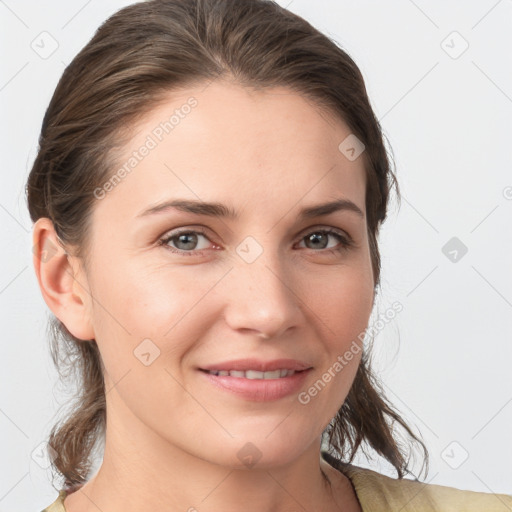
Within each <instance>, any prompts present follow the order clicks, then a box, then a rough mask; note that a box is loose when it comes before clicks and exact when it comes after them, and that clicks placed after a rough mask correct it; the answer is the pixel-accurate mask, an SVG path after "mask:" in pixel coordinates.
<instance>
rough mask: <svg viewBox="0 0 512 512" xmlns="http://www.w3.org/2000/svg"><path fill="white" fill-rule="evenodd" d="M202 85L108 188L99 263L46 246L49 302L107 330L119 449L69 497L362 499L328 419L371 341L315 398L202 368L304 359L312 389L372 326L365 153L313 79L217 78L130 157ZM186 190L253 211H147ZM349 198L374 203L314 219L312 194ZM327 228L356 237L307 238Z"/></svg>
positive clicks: (84, 327)
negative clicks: (221, 382) (247, 244)
mask: <svg viewBox="0 0 512 512" xmlns="http://www.w3.org/2000/svg"><path fill="white" fill-rule="evenodd" d="M191 96H194V97H195V98H196V99H197V101H198V105H197V106H196V107H195V108H194V109H192V111H191V113H190V114H189V115H188V116H186V117H185V118H184V119H182V120H181V121H180V123H179V124H178V125H177V126H176V127H175V128H174V130H173V131H172V132H171V133H169V134H167V135H166V136H165V137H164V138H163V140H162V141H161V142H160V143H159V144H158V146H157V147H156V148H154V149H152V150H151V151H150V153H149V154H148V155H147V156H146V157H145V158H144V159H143V160H142V161H141V162H140V163H139V164H138V165H137V166H136V167H135V168H134V169H133V171H132V172H131V173H129V174H128V175H127V176H126V177H125V178H124V179H123V180H122V182H121V183H120V184H118V185H117V186H116V187H115V188H114V189H113V190H111V191H109V192H108V193H107V194H106V195H105V197H104V198H103V199H101V200H97V201H96V203H95V207H94V210H93V217H92V235H91V240H90V242H91V243H90V246H89V255H90V263H89V265H88V266H87V269H86V268H84V266H83V265H82V262H81V261H80V260H78V259H77V258H75V257H74V256H72V255H71V253H70V252H69V251H68V253H65V252H64V250H63V249H62V248H60V247H59V250H58V252H57V253H56V254H55V255H53V256H52V257H51V258H49V259H48V260H47V261H45V262H43V261H42V260H41V259H40V258H39V257H37V255H36V256H35V257H34V264H35V268H36V274H37V277H38V281H39V284H40V287H41V291H42V294H43V296H44V299H45V301H46V303H47V304H48V306H49V307H50V309H51V310H52V311H53V313H54V314H55V315H56V316H57V317H58V318H59V319H60V320H61V321H62V322H63V323H64V324H65V325H66V327H67V328H68V329H69V331H70V332H71V333H72V334H73V335H74V336H76V337H77V338H79V339H82V340H91V339H95V340H96V342H97V344H98V347H99V349H100V352H101V356H102V360H103V363H104V365H105V385H106V389H107V395H106V400H107V429H106V445H105V454H104V459H103V464H102V466H101V468H100V469H99V471H98V472H97V473H96V475H94V476H93V477H92V478H91V479H90V480H89V482H87V483H86V484H85V485H84V487H82V489H80V490H79V491H76V492H75V493H73V494H71V495H69V496H68V497H67V498H66V500H65V506H66V509H67V511H68V512H89V511H94V512H97V510H98V508H99V509H100V510H103V511H107V510H108V511H109V512H116V511H121V510H122V511H124V512H126V511H128V512H130V511H136V510H137V511H138V510H143V509H145V510H172V511H193V510H194V509H195V510H198V511H201V512H212V511H218V510H224V511H233V512H234V511H239V510H245V511H247V512H252V511H254V512H256V511H258V512H260V511H261V510H265V511H269V512H271V511H273V512H284V511H291V510H308V511H313V510H322V511H326V510H327V511H334V510H341V509H343V510H348V511H356V510H361V509H360V507H359V505H358V501H357V498H356V497H355V493H354V490H353V488H352V486H351V484H350V481H349V480H348V479H347V477H345V476H344V475H343V474H342V473H340V472H338V471H337V470H335V469H333V468H332V467H331V466H329V465H328V464H327V463H326V462H325V461H323V460H321V458H320V440H321V434H322V431H323V430H324V429H325V427H326V426H327V425H328V424H329V422H330V420H331V419H332V418H333V417H334V415H335V414H336V412H337V411H338V409H339V408H340V407H341V405H342V403H343V401H344V400H345V398H346V396H347V394H348V391H349V389H350V386H351V384H352V382H353V379H354V376H355V373H356V370H357V366H358V364H359V361H360V352H359V354H358V355H355V356H354V358H353V359H352V361H350V362H349V363H348V364H347V365H346V366H344V367H343V369H342V371H340V372H338V373H337V374H336V376H335V377H334V378H332V379H331V380H330V382H329V383H327V384H326V386H325V387H324V388H323V389H322V391H321V392H319V393H318V394H317V395H316V396H315V397H313V398H311V400H310V402H309V403H307V404H305V405H303V404H301V403H300V402H299V401H298V399H297V394H293V395H290V396H286V397H284V398H280V399H278V400H274V401H267V402H254V401H249V400H245V399H242V398H240V397H238V396H236V395H233V394H231V393H228V392H225V391H223V390H219V389H218V388H216V387H215V386H213V385H212V384H210V383H209V382H208V380H207V379H206V378H205V377H204V375H203V374H202V373H201V372H199V371H198V370H197V367H200V366H204V365H208V364H212V363H217V362H221V361H225V360H232V359H238V358H244V357H256V358H259V359H264V360H270V359H276V358H281V357H284V358H294V359H300V360H303V361H307V362H308V363H309V364H310V365H311V366H312V367H313V370H312V371H311V372H310V374H309V376H308V379H307V381H306V382H305V384H304V386H303V387H302V389H303V390H307V389H308V388H309V387H310V386H311V385H312V384H313V383H314V382H316V381H317V380H318V379H319V378H321V377H322V374H323V373H324V372H325V371H327V369H328V368H329V367H332V365H333V364H334V362H335V361H336V359H337V357H338V356H339V355H342V354H344V353H345V352H346V350H348V349H349V347H350V346H351V344H352V343H353V341H354V340H357V337H358V335H359V334H360V333H362V332H364V330H365V328H366V327H367V325H368V320H369V316H370V313H371V310H372V306H373V296H374V288H373V285H374V278H373V274H372V267H371V259H370V251H369V247H368V239H367V234H366V212H365V187H366V179H365V173H364V167H363V161H362V158H357V159H356V160H354V161H350V160H348V159H347V158H346V157H345V156H344V155H343V154H342V153H341V152H340V151H339V149H338V145H339V144H340V142H341V141H343V140H344V139H345V138H346V137H347V136H348V135H349V134H350V133H351V132H350V129H349V128H348V127H347V125H346V124H345V123H343V122H342V121H341V120H339V119H337V118H334V117H331V116H329V115H327V114H326V113H325V112H322V111H320V110H319V108H318V107H317V106H316V105H314V104H313V103H312V102H311V101H308V100H306V99H304V98H303V97H301V96H299V95H298V94H297V93H295V92H293V91H291V90H288V89H285V88H273V89H268V90H265V91H254V90H252V89H248V88H243V87H242V86H240V85H236V84H234V83H228V82H213V83H211V84H210V85H209V86H208V87H206V88H205V85H203V86H201V87H197V88H190V89H187V91H182V92H179V93H178V92H174V93H172V94H170V95H169V98H168V101H166V102H164V103H163V104H161V105H160V106H159V107H157V108H155V109H153V110H152V111H149V112H148V113H147V115H146V117H144V118H143V119H142V121H140V122H139V124H138V125H137V127H136V128H137V129H136V133H135V134H134V136H133V138H132V139H131V140H130V142H129V143H128V144H127V145H126V146H125V148H124V150H123V151H124V156H123V157H122V158H120V160H119V162H120V165H122V163H124V162H125V161H126V160H127V159H128V158H129V156H130V155H131V153H132V152H133V151H134V150H136V149H137V148H140V146H141V145H142V144H143V143H144V141H145V140H146V137H147V135H148V134H150V133H151V131H152V130H153V129H154V127H155V126H157V125H158V124H159V123H160V122H161V121H163V120H165V119H168V118H169V116H170V113H172V111H173V110H174V109H175V108H179V107H180V106H181V105H183V104H184V103H185V102H186V100H187V99H188V98H189V97H191ZM176 198H186V199H201V200H203V201H218V202H221V203H224V204H226V205H229V206H230V207H232V208H234V209H235V210H237V211H238V212H239V215H240V217H239V219H237V220H230V219H221V218H213V217H207V216H200V215H194V214H190V213H184V212H178V211H177V210H169V211H166V212H160V213H159V214H155V215H149V216H146V217H144V218H137V215H138V214H139V213H140V212H141V211H143V210H145V209H147V208H149V207H151V206H153V205H155V204H157V203H159V202H161V201H166V200H170V199H176ZM338 198H344V199H348V200H350V201H352V202H353V203H355V204H356V205H357V206H358V207H359V208H360V209H361V211H362V212H363V214H364V215H363V216H359V215H357V214H356V213H354V212H351V211H338V212H336V213H332V214H330V215H326V216H322V217H318V218H315V219H309V220H303V221H299V220H298V211H299V210H300V209H301V208H303V207H305V206H311V205H317V204H321V203H325V202H329V201H332V200H334V199H338ZM200 226H202V227H203V228H204V229H205V230H206V237H205V236H203V235H201V234H198V235H197V236H198V238H197V241H195V242H194V240H192V241H191V242H188V245H187V244H183V243H181V244H180V241H179V239H178V238H177V237H175V238H174V239H173V241H170V242H168V243H167V246H166V245H165V244H162V245H159V244H158V240H159V239H161V238H163V237H164V236H165V235H167V234H168V233H169V232H171V231H176V229H177V228H187V229H188V230H194V229H195V228H197V227H200ZM328 228H334V229H335V230H338V231H339V232H341V233H342V234H347V235H349V236H350V237H351V239H352V240H353V242H354V245H353V246H352V247H349V248H345V249H343V248H342V246H341V244H340V241H339V239H337V238H336V237H335V236H332V235H328V237H327V238H326V239H325V240H324V239H321V244H323V245H317V246H315V245H314V244H308V239H307V237H306V235H308V234H311V233H318V231H319V230H321V229H328ZM247 236H251V237H253V238H254V239H255V240H256V241H257V243H258V244H259V246H260V247H261V248H262V250H263V252H262V253H261V255H260V256H259V257H258V258H257V259H256V260H255V261H254V262H253V263H250V264H249V263H247V261H245V260H244V259H243V258H242V257H240V256H239V254H238V253H237V251H236V248H237V247H238V246H239V244H240V243H241V242H242V241H243V240H244V239H245V238H246V237H247ZM34 244H37V246H38V247H41V248H44V247H48V245H47V244H54V245H58V240H57V238H56V236H55V231H54V230H53V226H52V224H51V222H50V221H49V220H48V219H40V220H38V221H37V222H36V224H35V226H34ZM327 245H328V247H327V248H325V247H326V246H327ZM340 247H341V248H342V249H341V250H340V251H334V252H329V248H340ZM170 248H173V249H175V250H178V249H181V250H183V251H188V252H189V253H194V251H195V255H190V254H185V255H179V254H176V253H173V252H171V250H170ZM251 250H252V249H251ZM199 251H201V252H200V253H199ZM264 335H266V336H268V338H264V337H262V336H264ZM147 338H148V339H150V340H151V342H152V343H154V345H155V346H157V347H158V349H159V350H160V354H159V356H158V357H157V358H156V359H154V361H153V362H151V364H149V365H147V366H146V365H145V364H142V363H141V361H140V360H139V358H137V357H136V356H135V355H134V350H136V349H137V347H138V346H139V345H140V343H141V342H142V340H144V339H147ZM84 343H90V341H84ZM248 442H250V443H252V444H253V445H255V446H256V447H257V449H258V450H259V453H260V456H261V458H260V459H259V460H258V461H257V463H256V464H255V465H254V466H253V467H251V468H249V467H248V466H247V465H245V464H244V463H243V462H242V461H241V460H240V459H239V457H238V456H237V454H238V452H239V450H240V449H241V448H242V447H244V445H246V443H248ZM322 470H323V472H324V473H325V474H326V475H327V477H328V479H329V481H330V482H331V487H329V486H328V485H327V484H326V482H325V480H324V478H323V477H322V472H321V471H322Z"/></svg>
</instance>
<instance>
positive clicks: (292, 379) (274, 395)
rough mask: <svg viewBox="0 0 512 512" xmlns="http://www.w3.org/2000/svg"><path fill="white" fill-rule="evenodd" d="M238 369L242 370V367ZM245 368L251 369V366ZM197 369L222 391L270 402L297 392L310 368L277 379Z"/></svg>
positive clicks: (255, 400) (256, 400) (254, 400)
mask: <svg viewBox="0 0 512 512" xmlns="http://www.w3.org/2000/svg"><path fill="white" fill-rule="evenodd" d="M281 364H282V363H281ZM277 368H286V365H285V366H278V367H277ZM277 368H274V369H277ZM212 369H214V370H216V369H217V368H212ZM230 369H231V370H235V369H236V368H233V367H230ZM240 369H241V370H242V369H243V368H240ZM247 369H250V370H251V369H253V368H247ZM290 369H293V368H290ZM199 370H200V371H199V373H200V374H201V375H204V377H205V378H206V379H208V381H209V382H210V383H211V384H213V385H215V386H218V387H219V388H221V389H222V390H223V391H227V392H230V393H233V394H235V395H237V396H238V397H239V398H242V399H245V400H250V401H253V402H270V401H275V400H279V399H281V398H284V397H285V396H288V395H291V394H293V393H297V392H298V391H299V390H300V388H301V387H302V386H303V384H304V381H305V379H306V378H307V377H308V375H309V374H310V372H311V370H312V368H307V369H304V370H296V371H298V373H294V374H293V375H291V376H289V377H281V378H279V379H246V378H245V377H231V376H229V375H227V376H220V375H213V374H211V373H207V371H206V369H203V370H201V369H199ZM271 370H272V368H271V369H269V370H258V371H271Z"/></svg>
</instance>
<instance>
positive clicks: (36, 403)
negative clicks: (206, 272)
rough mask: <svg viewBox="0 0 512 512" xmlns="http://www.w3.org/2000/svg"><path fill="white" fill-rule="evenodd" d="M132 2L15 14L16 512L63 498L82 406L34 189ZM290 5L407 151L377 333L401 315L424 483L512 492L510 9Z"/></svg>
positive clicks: (6, 232) (9, 168)
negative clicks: (93, 42) (45, 264)
mask: <svg viewBox="0 0 512 512" xmlns="http://www.w3.org/2000/svg"><path fill="white" fill-rule="evenodd" d="M130 3H132V2H127V1H113V0H109V1H103V0H102V1H99V0H90V1H88V2H86V1H84V2H83V1H76V0H75V1H67V2H64V1H62V0H61V1H56V0H52V1H47V2H44V4H42V3H40V2H35V1H20V2H15V1H14V0H0V24H1V25H0V34H1V45H0V52H1V54H0V63H1V65H0V103H1V108H2V123H1V137H0V141H1V142H0V144H1V154H2V159H1V176H2V178H1V179H2V181H1V185H2V186H1V187H0V226H1V248H2V250H1V253H0V262H1V275H0V314H1V315H2V316H1V325H2V327H3V335H2V357H1V358H0V365H1V375H2V385H1V387H0V432H1V433H2V435H1V437H0V443H1V448H0V450H1V454H2V456H1V473H0V511H6V510H9V511H12V512H16V511H21V510H40V509H42V508H43V507H44V506H47V505H48V504H50V503H51V502H52V501H53V500H54V499H55V498H56V491H55V489H54V488H52V486H51V484H50V481H49V476H50V472H49V470H48V469H44V468H43V467H41V466H40V463H38V462H36V461H39V460H44V457H43V458H42V459H41V458H40V457H39V455H40V451H41V447H40V445H41V443H42V442H43V441H44V440H45V438H46V436H47V434H48V431H49V429H50V427H51V426H52V424H53V421H54V419H55V418H54V416H53V415H54V414H55V413H56V411H57V410H58V407H59V404H60V403H63V402H64V401H65V400H66V396H65V395H63V394H62V392H61V391H59V390H58V389H57V388H56V384H57V381H56V373H55V372H54V370H53V367H52V363H51V361H50V356H49V351H48V347H47V342H46V335H45V332H46V331H45V328H46V327H45V326H46V322H47V318H48V309H47V307H46V304H45V303H44V301H43V299H42V297H41V295H40V292H39V288H38V286H37V282H36V279H35V274H34V271H33V269H32V261H31V256H32V254H31V222H30V219H29V216H28V212H27V210H26V206H25V201H24V184H25V180H26V178H27V175H28V171H29V169H30V166H31V164H32V162H33V160H34V158H35V154H36V150H37V139H38V135H39V130H40V126H41V122H42V118H43V115H44V112H45V109H46V107H47V105H48V102H49V100H50V98H51V96H52V94H53V91H54V88H55V86H56V84H57V81H58V79H59V77H60V75H61V73H62V71H63V70H64V67H65V65H67V64H68V63H69V62H70V60H71V59H72V58H73V57H74V56H75V55H76V53H77V52H78V51H79V50H80V49H81V48H82V47H83V46H84V45H85V44H86V42H87V41H88V40H89V39H90V38H91V37H92V34H93V32H94V30H95V29H96V28H97V27H98V26H99V25H100V23H101V22H103V21H104V20H105V19H106V18H107V17H108V16H109V15H111V14H112V13H114V12H115V11H117V10H118V9H119V8H121V7H123V6H125V5H128V4H130ZM279 3H280V4H281V5H283V6H288V8H289V9H290V10H292V11H293V12H295V13H297V14H299V15H301V16H303V17H305V18H306V19H307V20H308V21H310V22H311V23H312V24H313V25H314V26H316V27H317V28H318V29H320V30H321V31H323V32H324V33H326V34H327V35H328V36H330V37H332V38H333V39H335V40H336V41H337V42H338V43H340V44H341V45H342V46H343V48H344V49H345V50H346V51H347V52H348V53H349V54H350V55H351V56H352V57H353V58H354V60H355V61H356V63H357V64H358V66H359V67H360V68H361V70H362V73H363V75H364V77H365V80H366V84H367V89H368V93H369V96H370V99H371V102H372V105H373V107H374V109H375V112H376V115H377V117H378V118H379V120H380V121H381V123H382V127H383V130H384V132H385V134H386V135H387V137H388V139H389V141H390V144H391V146H392V148H393V150H394V155H395V160H396V165H397V174H398V178H399V182H400V186H401V190H402V194H403V203H402V208H401V209H400V210H398V209H396V208H395V209H393V208H392V209H391V211H390V216H389V220H388V221H387V222H386V224H385V226H384V229H383V232H382V236H381V251H382V264H383V275H382V287H383V289H382V294H381V296H380V298H379V308H378V309H376V311H375V315H374V316H375V318H374V319H373V320H376V319H377V317H378V315H379V314H382V313H383V312H384V311H385V310H386V309H387V308H388V307H389V306H390V305H391V304H392V303H393V302H394V301H400V303H401V304H402V305H403V311H402V312H401V313H399V314H398V315H397V317H396V318H395V319H394V320H393V321H392V322H390V323H388V324H386V326H385V327H384V328H383V329H382V330H380V331H379V334H378V335H377V337H376V341H375V346H376V347H375V348H376V350H375V355H376V358H375V367H376V369H377V370H378V374H379V375H380V376H381V378H382V379H383V381H384V384H385V388H386V389H387V391H388V395H389V398H390V399H392V401H393V402H394V403H395V405H396V406H397V407H398V409H399V410H400V411H401V412H402V413H403V415H404V417H405V418H406V419H407V420H408V421H409V422H410V423H411V424H412V425H413V426H415V427H416V431H418V429H419V431H421V433H422V435H423V437H424V440H425V442H426V444H427V446H428V448H429V450H430V453H431V470H430V473H429V475H428V477H427V479H426V481H428V482H431V483H435V484H441V485H449V486H454V487H460V488H464V489H472V490H476V491H484V492H502V493H509V494H510V493H512V467H511V465H510V460H512V435H511V426H512V376H511V362H512V344H511V331H512V265H511V262H512V165H511V164H512V154H511V133H512V130H511V129H512V122H511V121H512V75H511V73H510V69H511V57H510V49H511V48H512V21H511V20H512V1H511V0H501V1H497V2H496V0H490V1H483V0H482V1H471V2H469V1H462V0H460V1H458V2H443V1H441V0H435V1H430V2H427V1H425V0H423V1H420V0H418V1H416V2H413V1H412V0H394V1H393V2H377V1H368V0H357V1H356V0H352V1H348V0H321V1H320V0H315V1H312V0H292V1H291V2H290V1H289V0H286V1H280V2H279ZM42 32H47V33H48V34H50V35H51V36H48V35H47V34H43V35H41V33H42ZM454 32H457V34H454ZM52 39H53V40H54V41H56V43H53V42H52ZM52 44H58V47H57V48H56V49H55V51H54V52H53V53H52V54H51V55H45V54H43V55H41V53H42V52H45V51H46V52H50V51H51V50H52ZM466 45H469V46H468V48H467V49H466V50H465V51H464V52H463V53H462V51H463V50H464V48H465V46H466ZM33 47H34V48H37V47H39V50H38V51H39V53H38V52H36V51H35V50H34V49H33ZM43 57H46V58H43ZM452 237H457V239H458V240H459V241H460V242H462V243H463V244H464V245H465V246H466V247H467V249H468V252H467V253H466V254H465V255H463V256H462V253H461V251H460V247H459V248H457V247H455V250H456V251H458V252H457V261H455V262H454V261H452V259H453V257H454V256H455V253H454V252H452V253H451V254H450V253H449V251H453V249H454V247H449V248H448V249H447V250H445V252H446V253H447V255H445V254H444V253H443V251H442V248H443V247H444V246H445V244H446V243H447V242H448V241H449V240H450V239H452ZM460 242H456V243H460ZM34 450H35V451H34ZM466 457H467V459H466ZM464 459H466V460H464ZM357 462H358V463H360V464H361V465H365V466H368V467H372V468H375V469H377V470H379V471H382V472H386V473H388V474H393V473H392V472H391V471H390V470H389V466H387V465H386V464H384V463H382V461H379V460H374V461H373V462H368V461H366V460H364V459H362V458H358V459H357ZM43 465H44V464H43Z"/></svg>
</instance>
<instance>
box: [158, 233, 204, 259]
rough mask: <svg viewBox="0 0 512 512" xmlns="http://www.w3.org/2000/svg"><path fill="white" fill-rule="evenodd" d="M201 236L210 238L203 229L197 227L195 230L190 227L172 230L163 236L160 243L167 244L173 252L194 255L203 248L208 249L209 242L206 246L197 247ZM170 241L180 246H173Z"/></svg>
mask: <svg viewBox="0 0 512 512" xmlns="http://www.w3.org/2000/svg"><path fill="white" fill-rule="evenodd" d="M200 238H205V239H206V240H209V239H208V237H207V236H206V233H205V232H204V231H203V230H201V229H197V228H196V229H194V230H190V229H189V230H182V231H177V232H171V233H169V234H167V235H166V236H165V237H164V238H161V239H160V242H159V243H160V244H161V245H164V246H166V247H167V248H168V249H169V250H170V251H171V252H174V253H177V254H184V255H187V256H193V255H197V254H200V253H201V250H202V249H206V248H207V247H208V244H206V246H204V247H199V248H198V247H196V246H197V244H198V240H199V239H200ZM170 243H173V244H177V245H178V247H171V246H170V245H169V244H170ZM199 245H200V244H199Z"/></svg>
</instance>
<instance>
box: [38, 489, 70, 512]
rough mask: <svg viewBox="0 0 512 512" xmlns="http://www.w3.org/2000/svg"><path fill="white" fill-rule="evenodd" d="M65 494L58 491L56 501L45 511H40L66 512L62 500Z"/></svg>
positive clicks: (44, 510)
mask: <svg viewBox="0 0 512 512" xmlns="http://www.w3.org/2000/svg"><path fill="white" fill-rule="evenodd" d="M66 494H67V492H66V491H65V490H64V489H63V490H61V491H59V495H58V496H57V499H56V500H55V501H54V502H53V503H52V504H51V505H48V506H47V507H46V508H45V509H43V510H41V512H66V509H65V507H64V498H65V497H66Z"/></svg>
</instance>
